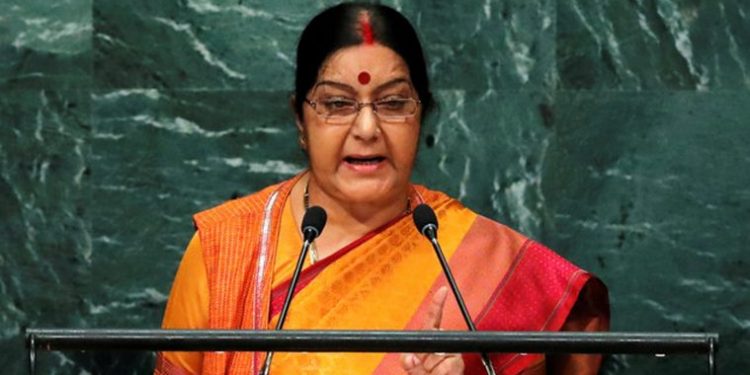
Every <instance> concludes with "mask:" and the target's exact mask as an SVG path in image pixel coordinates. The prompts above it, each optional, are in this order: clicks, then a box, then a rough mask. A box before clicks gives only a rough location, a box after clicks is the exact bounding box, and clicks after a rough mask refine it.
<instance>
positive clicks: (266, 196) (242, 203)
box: [193, 181, 288, 227]
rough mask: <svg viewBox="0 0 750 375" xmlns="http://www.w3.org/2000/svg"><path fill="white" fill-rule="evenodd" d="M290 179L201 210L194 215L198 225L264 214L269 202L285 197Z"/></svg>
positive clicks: (271, 203)
mask: <svg viewBox="0 0 750 375" xmlns="http://www.w3.org/2000/svg"><path fill="white" fill-rule="evenodd" d="M287 182H288V181H284V182H280V183H277V184H274V185H270V186H267V187H265V188H263V189H261V190H259V191H257V192H255V193H252V194H249V195H246V196H244V197H240V198H236V199H232V200H228V201H226V202H223V203H221V204H219V205H217V206H214V207H211V208H209V209H206V210H203V211H200V212H198V213H196V214H195V215H193V220H194V221H195V224H196V227H207V226H213V225H216V224H219V223H223V222H227V221H232V220H235V219H243V220H244V219H247V218H248V217H253V216H259V215H262V214H263V212H264V210H265V209H266V207H267V206H269V204H270V205H271V206H272V205H273V204H274V201H276V200H279V199H283V197H280V195H282V194H281V193H283V190H284V189H283V188H284V186H285V185H286V184H287Z"/></svg>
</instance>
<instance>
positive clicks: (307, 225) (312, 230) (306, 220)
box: [259, 206, 328, 375]
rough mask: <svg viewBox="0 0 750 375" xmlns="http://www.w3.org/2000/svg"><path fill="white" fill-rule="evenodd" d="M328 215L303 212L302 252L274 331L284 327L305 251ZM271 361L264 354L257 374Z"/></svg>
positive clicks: (316, 210) (318, 210)
mask: <svg viewBox="0 0 750 375" xmlns="http://www.w3.org/2000/svg"><path fill="white" fill-rule="evenodd" d="M327 219H328V215H326V211H325V210H324V209H322V208H321V207H319V206H312V207H310V208H308V209H307V211H305V216H303V217H302V225H301V229H302V237H303V238H304V241H303V242H302V250H301V251H300V254H299V258H297V266H296V267H295V268H294V273H293V274H292V279H291V280H290V281H289V290H287V292H286V299H284V305H283V306H282V307H281V312H280V313H279V320H278V321H277V322H276V328H275V330H276V331H280V330H281V328H282V327H283V326H284V320H286V314H287V312H288V311H289V305H291V303H292V296H293V295H294V289H295V288H296V287H297V280H298V279H299V274H300V272H301V271H302V265H303V264H304V263H305V257H306V256H307V250H309V249H310V245H311V244H312V242H313V240H315V239H316V238H318V236H320V233H322V232H323V227H325V226H326V220H327ZM272 360H273V352H271V351H269V352H267V353H266V361H265V362H264V363H263V367H261V370H260V372H259V374H263V375H268V373H269V372H270V371H271V361H272Z"/></svg>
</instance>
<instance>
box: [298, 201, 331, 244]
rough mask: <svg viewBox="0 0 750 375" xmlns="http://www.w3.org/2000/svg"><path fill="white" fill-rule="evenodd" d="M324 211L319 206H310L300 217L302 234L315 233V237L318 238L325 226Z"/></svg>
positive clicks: (325, 217) (326, 216) (326, 217)
mask: <svg viewBox="0 0 750 375" xmlns="http://www.w3.org/2000/svg"><path fill="white" fill-rule="evenodd" d="M327 219H328V215H326V210H324V209H323V208H321V207H320V206H312V207H310V208H308V209H307V211H305V216H303V217H302V233H305V232H306V231H307V230H313V231H315V237H318V236H320V233H322V232H323V227H325V226H326V220H327Z"/></svg>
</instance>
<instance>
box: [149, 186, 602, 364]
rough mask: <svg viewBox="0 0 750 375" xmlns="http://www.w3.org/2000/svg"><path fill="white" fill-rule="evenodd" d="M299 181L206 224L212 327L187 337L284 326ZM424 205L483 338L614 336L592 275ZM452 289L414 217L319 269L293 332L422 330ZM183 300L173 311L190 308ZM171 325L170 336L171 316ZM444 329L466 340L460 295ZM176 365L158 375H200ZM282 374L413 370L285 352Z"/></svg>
mask: <svg viewBox="0 0 750 375" xmlns="http://www.w3.org/2000/svg"><path fill="white" fill-rule="evenodd" d="M298 178H299V177H297V178H295V179H292V180H290V181H287V182H285V183H282V184H279V185H276V186H272V187H269V188H267V189H265V190H263V191H261V192H259V193H256V194H254V195H251V196H249V197H246V198H242V199H238V200H235V201H231V202H228V203H225V204H223V205H221V206H219V207H216V208H214V209H210V210H208V211H204V212H202V213H199V214H198V215H196V217H195V222H196V225H197V228H198V235H199V239H200V244H201V248H202V254H203V263H204V264H205V272H206V284H207V291H208V292H207V295H208V297H207V298H205V299H206V300H207V309H206V310H207V311H208V312H207V315H208V316H207V322H206V326H205V327H179V328H211V329H268V328H269V327H274V326H275V324H276V319H277V315H278V313H279V310H280V308H281V305H282V304H283V298H284V296H285V294H286V291H287V288H288V285H289V278H290V277H291V273H292V269H293V263H294V262H295V261H296V257H297V255H298V251H299V248H300V245H301V239H300V236H299V234H298V233H296V232H297V228H296V224H294V218H293V216H292V215H291V210H290V209H289V207H288V205H285V202H286V200H287V196H288V195H289V192H290V190H291V187H292V186H293V184H294V183H295V182H296V180H297V179H298ZM412 201H413V202H415V204H417V203H422V202H423V203H427V204H429V205H430V206H431V207H432V208H433V209H434V210H435V212H436V214H437V216H438V220H439V223H440V242H441V245H442V246H443V251H444V253H445V256H446V258H447V259H448V260H449V263H450V266H451V269H452V271H453V274H454V277H455V278H456V281H457V283H458V285H459V288H460V289H461V291H462V294H463V296H464V299H465V301H466V305H467V307H468V309H469V313H470V315H471V316H472V318H473V319H474V321H475V322H476V325H477V328H478V329H479V330H498V331H542V330H548V331H556V330H566V329H570V330H603V329H607V326H608V320H609V316H608V302H607V296H606V288H605V287H604V286H603V284H601V282H599V281H598V280H597V279H595V278H593V277H592V275H591V274H589V273H587V272H585V271H583V270H581V269H579V268H578V267H576V266H574V265H573V264H571V263H569V262H567V261H566V260H564V259H563V258H561V257H560V256H558V255H557V254H555V253H554V252H552V251H550V250H548V249H546V248H545V247H543V246H542V245H540V244H538V243H536V242H534V241H532V240H530V239H528V238H526V237H525V236H523V235H521V234H518V233H517V232H515V231H513V230H511V229H509V228H507V227H505V226H503V225H501V224H498V223H496V222H493V221H491V220H489V219H487V218H484V217H482V216H479V215H477V214H475V213H474V212H472V211H470V210H468V209H466V208H465V207H463V206H462V205H461V204H460V203H459V202H458V201H456V200H454V199H451V198H449V197H447V196H446V195H444V194H442V193H438V192H434V191H430V190H428V189H426V188H424V187H421V186H415V187H414V189H413V196H412ZM285 207H286V208H285ZM181 267H182V266H181ZM178 277H179V272H178ZM445 285H447V281H446V279H445V277H444V276H443V275H442V271H441V268H440V264H439V262H438V260H437V258H436V256H435V253H434V251H433V249H432V247H431V245H430V244H429V242H428V241H426V240H425V239H424V238H423V237H422V235H421V234H420V233H419V232H418V231H417V230H416V229H415V227H414V224H413V223H412V220H411V217H410V216H407V215H403V216H401V217H397V218H395V219H394V220H392V221H391V222H389V223H387V224H385V225H384V226H383V227H381V228H378V229H376V230H374V231H373V232H371V233H369V234H367V235H366V236H364V237H362V238H360V239H358V240H357V241H355V242H353V243H351V244H349V245H347V246H346V247H344V248H342V249H340V250H339V251H337V252H336V253H334V254H333V255H331V256H329V257H327V258H325V259H323V260H321V261H320V262H317V263H315V264H314V265H309V264H308V265H307V266H306V267H305V268H304V270H303V272H302V274H301V278H300V281H299V283H298V285H297V288H296V289H295V296H294V300H293V301H292V305H291V308H290V310H289V313H288V316H287V320H286V322H285V326H284V328H285V329H321V330H325V329H353V330H359V329H361V330H389V329H393V330H402V329H420V328H421V324H422V321H423V320H424V316H425V314H426V310H427V307H428V306H429V303H430V301H431V297H432V294H433V293H434V292H435V291H436V290H437V289H439V288H440V287H442V286H445ZM174 293H175V291H174V290H173V292H172V294H173V295H170V303H172V300H173V298H174V299H179V297H175V296H174ZM168 310H169V306H168ZM165 326H170V325H169V324H168V322H167V319H166V317H165ZM441 327H442V328H443V329H447V330H466V324H465V323H464V321H463V319H462V316H461V313H460V311H459V308H458V305H457V303H456V302H455V299H453V297H452V296H449V298H448V301H447V302H446V306H445V310H444V314H443V320H442V324H441ZM172 328H178V327H172ZM264 355H265V353H240V352H234V353H230V352H220V353H216V352H210V353H209V352H207V353H204V354H203V357H202V364H201V367H202V369H201V373H202V374H210V375H214V374H217V375H218V374H243V375H244V374H253V373H257V371H258V370H259V368H260V366H261V365H262V363H263V359H264ZM491 359H492V362H493V366H494V367H495V369H496V370H497V372H498V374H544V373H545V369H547V368H551V369H553V371H555V373H571V374H572V373H576V374H579V373H591V374H595V373H596V369H597V368H598V366H599V357H598V356H582V355H579V356H561V357H556V358H550V357H545V356H544V355H541V354H492V355H491ZM551 359H554V362H555V363H554V364H551V363H550V362H551V361H550V360H551ZM464 361H465V364H466V374H482V373H484V372H483V371H484V370H483V369H482V367H481V363H480V360H479V356H478V355H475V354H466V355H464ZM172 362H174V361H171V360H170V358H169V357H166V356H164V355H160V356H159V359H158V363H157V370H156V374H170V375H171V374H183V373H190V372H188V371H185V370H184V369H181V368H180V366H178V365H175V364H174V363H172ZM271 373H273V374H403V373H404V371H403V370H402V369H401V366H400V361H399V354H395V353H391V354H380V353H276V354H275V356H274V361H273V365H272V368H271Z"/></svg>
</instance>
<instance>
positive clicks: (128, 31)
mask: <svg viewBox="0 0 750 375" xmlns="http://www.w3.org/2000/svg"><path fill="white" fill-rule="evenodd" d="M332 3H333V2H332V1H318V2H312V1H269V0H265V1H250V0H245V1H237V0H235V1H224V0H179V1H178V0H159V1H153V0H131V1H121V0H65V1H49V0H10V1H9V0H1V1H0V210H1V211H0V368H2V369H3V373H9V374H11V373H23V372H24V369H25V362H24V356H25V353H26V352H25V349H24V347H23V340H22V335H23V330H24V328H26V327H80V328H88V327H91V328H94V327H122V328H146V327H148V328H153V327H158V325H159V323H160V320H161V315H162V311H163V308H164V304H165V302H166V298H167V295H168V292H169V287H170V283H171V280H172V277H173V275H174V272H175V270H176V268H177V264H178V262H179V259H180V257H181V255H182V252H183V250H184V247H185V245H186V244H187V241H188V239H189V238H190V236H191V233H192V230H193V228H192V223H191V214H192V213H194V212H197V211H199V210H201V209H204V208H207V207H210V206H213V205H215V204H218V203H220V202H222V201H223V200H226V199H228V198H230V197H231V196H232V195H234V194H247V193H250V192H253V191H255V190H257V189H259V188H261V187H263V186H266V185H268V184H270V183H274V182H277V181H280V180H282V179H286V178H288V177H290V176H292V175H293V174H295V173H297V172H298V171H300V170H301V169H302V168H304V165H305V162H304V158H303V156H302V153H301V152H300V151H299V150H298V148H297V144H296V131H295V128H294V125H293V119H292V116H291V113H290V111H289V107H288V97H289V94H290V92H291V90H292V80H293V68H294V66H293V65H294V64H293V61H294V48H295V43H296V38H297V36H298V35H299V33H300V32H301V30H302V27H303V26H304V24H305V23H306V22H307V20H309V18H310V17H311V16H312V15H313V14H315V13H317V12H318V11H320V10H321V9H322V8H323V7H324V6H325V5H330V4H332ZM385 3H386V4H390V5H393V6H395V7H396V8H398V9H400V10H401V11H403V12H404V13H405V14H406V15H407V16H408V17H409V18H410V19H411V20H412V21H413V22H414V24H415V26H416V27H417V29H418V30H419V32H420V35H421V37H422V39H423V41H424V44H425V48H426V53H427V56H428V59H429V68H430V74H431V77H432V78H433V84H434V89H435V92H436V94H437V97H438V101H439V105H440V108H439V110H438V111H437V112H436V113H435V114H434V115H433V116H431V117H430V118H429V120H428V124H427V125H426V126H425V128H424V129H423V139H422V141H421V146H420V155H419V162H418V165H417V167H416V171H415V176H414V179H415V180H416V181H417V182H421V183H426V184H428V185H429V186H431V187H433V188H437V189H440V190H443V191H445V192H447V193H449V194H451V195H453V196H455V197H458V198H460V199H461V200H462V201H463V202H465V204H466V205H468V206H469V207H471V208H473V209H475V210H477V211H479V212H481V213H483V214H485V215H487V216H489V217H492V218H494V219H496V220H499V221H502V222H504V223H507V224H508V225H510V226H512V227H514V228H517V229H519V230H520V231H522V232H524V233H527V234H529V235H530V236H532V237H534V238H536V239H538V240H540V241H542V242H544V243H545V244H547V245H549V246H550V247H552V248H554V249H556V250H557V251H559V252H560V253H561V254H563V255H564V256H566V257H568V258H569V259H571V260H573V261H574V262H576V263H577V264H579V265H580V266H582V267H585V268H587V269H589V270H591V271H593V272H594V273H596V274H597V275H599V276H600V277H601V278H602V279H603V280H604V281H605V282H606V283H607V284H608V285H609V288H610V293H611V302H612V314H613V315H612V317H613V330H616V331H662V332H686V331H710V332H719V333H720V334H721V346H720V347H721V352H720V356H719V363H720V367H719V369H720V372H721V373H724V374H737V373H742V372H743V371H744V370H745V369H747V368H748V367H749V366H750V359H748V356H747V353H749V352H750V338H748V328H749V327H750V298H748V296H749V294H748V289H749V287H750V281H749V279H748V262H750V257H749V256H748V255H747V253H746V250H747V249H746V246H747V245H746V244H747V243H748V239H749V238H748V235H747V230H748V229H749V228H748V221H749V220H750V188H748V185H750V178H749V177H748V171H749V170H750V153H749V152H748V149H747V143H748V141H750V128H748V126H749V122H750V92H749V90H748V89H749V88H750V21H749V20H748V16H749V15H750V3H749V2H747V1H744V0H630V1H607V0H559V1H553V0H486V1H478V0H476V1H474V0H472V1H447V0H445V1H437V0H433V1H426V0H424V1H407V0H404V1H387V2H385ZM40 356H41V358H40V359H41V362H42V370H41V373H45V374H100V373H107V374H131V373H132V374H146V373H149V371H150V367H151V366H152V361H153V355H152V354H132V353H131V354H120V353H73V352H54V353H42V354H41V355H40ZM704 361H705V358H701V357H683V356H677V357H668V358H653V357H649V356H625V355H618V356H613V357H610V358H609V359H608V360H607V362H606V365H605V371H603V372H604V373H606V374H643V373H659V374H702V373H705V369H706V367H705V363H704Z"/></svg>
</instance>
